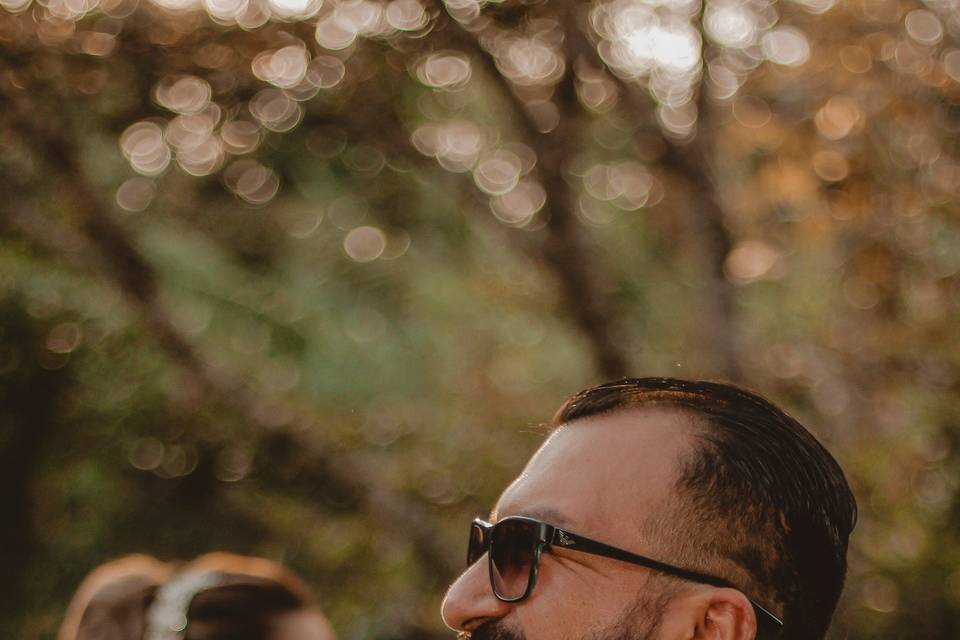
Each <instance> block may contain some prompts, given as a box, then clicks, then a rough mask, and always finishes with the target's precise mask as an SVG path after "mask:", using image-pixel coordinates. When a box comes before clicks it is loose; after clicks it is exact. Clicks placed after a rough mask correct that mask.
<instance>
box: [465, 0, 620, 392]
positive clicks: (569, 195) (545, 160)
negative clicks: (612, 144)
mask: <svg viewBox="0 0 960 640" xmlns="http://www.w3.org/2000/svg"><path fill="white" fill-rule="evenodd" d="M572 10H573V9H572V7H571V5H570V3H564V4H563V5H562V8H561V11H564V12H568V11H572ZM447 22H448V24H449V27H448V28H447V29H446V31H447V32H448V33H449V37H450V38H451V40H452V42H453V44H454V45H455V46H457V47H458V48H461V49H463V50H466V51H468V52H469V53H471V54H472V57H473V59H474V60H476V61H477V62H479V63H480V64H481V66H482V67H483V69H484V71H485V74H486V75H487V76H488V77H489V78H490V80H492V81H493V82H494V84H495V85H497V87H498V88H499V90H500V94H501V95H502V97H503V98H504V99H505V100H507V101H508V102H509V103H510V104H511V105H512V107H513V109H512V110H513V113H514V115H515V117H516V120H517V124H518V125H519V128H520V130H521V132H522V135H523V136H524V142H526V144H527V145H528V146H529V147H530V148H531V149H533V150H534V152H535V153H536V155H537V159H538V171H539V176H540V178H541V180H542V182H543V187H544V189H545V190H546V193H547V203H546V205H544V209H545V213H546V216H547V219H548V221H547V224H546V227H545V230H544V231H545V233H544V234H543V236H542V237H541V238H538V240H537V241H535V242H531V241H530V240H529V239H528V238H526V237H523V236H529V235H530V234H529V232H525V231H521V230H518V231H517V232H516V233H511V234H509V236H510V237H511V238H516V239H515V240H514V242H515V243H516V244H517V245H518V246H519V247H520V248H521V249H522V250H524V251H525V252H527V253H528V254H529V255H532V256H533V257H534V258H536V259H537V260H539V261H540V262H542V263H543V264H545V265H546V266H547V267H548V268H549V269H550V271H551V273H552V274H553V275H554V277H555V278H556V279H557V282H558V283H559V285H560V290H561V292H562V295H563V300H564V305H565V307H566V309H567V312H568V313H569V314H570V317H571V318H573V320H574V322H575V323H576V326H577V327H578V328H579V329H580V331H581V332H582V333H583V335H584V336H586V337H587V339H588V340H589V343H590V348H591V351H592V354H593V360H594V365H595V367H596V369H597V371H598V372H599V373H600V374H601V375H602V376H603V377H605V378H617V377H621V376H623V375H625V373H626V372H627V370H628V362H627V355H626V353H624V349H623V346H622V345H621V344H620V343H619V342H618V341H617V335H618V333H619V332H618V331H617V327H616V321H615V317H616V314H615V312H614V310H613V309H612V308H611V306H610V303H609V298H608V296H607V295H606V290H605V289H606V288H605V287H604V286H603V285H602V284H601V278H600V277H599V276H598V275H597V273H596V271H597V267H596V258H595V256H594V255H592V252H591V251H590V250H589V248H588V247H587V246H585V243H584V232H583V228H582V227H581V225H580V224H579V223H578V221H577V217H576V215H575V214H574V210H573V203H574V198H575V195H574V193H573V191H572V190H571V188H570V185H569V184H568V183H567V181H566V179H565V176H564V169H565V167H564V162H565V161H567V160H568V159H569V158H570V157H571V152H572V150H573V148H574V145H576V143H577V142H578V140H577V137H576V124H575V123H576V119H577V118H578V116H579V115H580V114H579V105H578V101H577V97H576V87H575V74H574V71H573V66H572V64H571V61H569V60H567V61H565V64H566V70H565V73H564V76H563V78H562V79H561V81H560V83H559V85H558V86H557V87H556V102H557V106H558V108H559V110H560V119H559V124H558V125H557V126H556V127H555V128H553V129H552V130H550V131H548V132H543V131H541V130H540V128H539V127H538V126H537V123H536V122H535V120H534V119H533V117H532V116H531V114H530V112H529V110H528V108H527V105H526V104H525V103H524V101H523V100H522V99H520V98H519V97H518V96H517V94H516V92H515V91H514V89H513V87H512V86H511V84H510V81H509V80H508V79H507V78H505V77H504V75H503V74H502V73H500V70H499V69H498V68H497V64H496V60H495V59H494V56H493V54H492V53H491V52H490V51H488V50H487V49H486V48H485V47H484V46H483V45H482V43H481V42H480V34H478V33H475V32H473V31H471V30H469V29H468V28H466V27H464V26H463V25H461V24H460V23H458V22H457V21H455V20H452V19H451V20H448V21H447Z"/></svg>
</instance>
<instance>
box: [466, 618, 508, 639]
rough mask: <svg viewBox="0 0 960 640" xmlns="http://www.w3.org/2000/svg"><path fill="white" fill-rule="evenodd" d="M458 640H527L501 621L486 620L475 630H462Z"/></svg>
mask: <svg viewBox="0 0 960 640" xmlns="http://www.w3.org/2000/svg"><path fill="white" fill-rule="evenodd" d="M457 640H525V639H524V637H523V636H522V635H520V634H519V633H514V632H513V631H510V630H509V629H507V628H506V627H504V626H503V625H502V624H500V623H499V622H485V623H483V624H482V625H480V626H479V627H477V628H476V629H474V630H473V631H461V632H460V633H458V634H457Z"/></svg>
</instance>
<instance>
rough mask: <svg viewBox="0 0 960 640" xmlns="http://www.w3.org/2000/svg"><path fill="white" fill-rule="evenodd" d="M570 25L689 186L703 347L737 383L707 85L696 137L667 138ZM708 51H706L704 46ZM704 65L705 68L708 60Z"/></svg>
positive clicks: (646, 101) (667, 165) (639, 95)
mask: <svg viewBox="0 0 960 640" xmlns="http://www.w3.org/2000/svg"><path fill="white" fill-rule="evenodd" d="M701 11H702V8H701ZM566 25H567V28H566V30H565V34H566V38H567V42H568V43H569V46H570V48H571V50H572V52H573V53H572V58H574V59H576V58H577V57H581V58H582V59H584V60H589V61H590V63H591V64H592V65H593V66H595V67H597V68H599V69H606V72H607V76H608V77H609V78H611V79H612V80H613V82H614V83H615V84H616V86H617V87H618V89H619V90H620V93H621V94H622V95H623V96H624V98H625V99H626V101H627V103H628V105H629V108H630V111H631V112H632V113H635V114H640V115H638V116H637V117H636V118H635V120H634V122H635V123H636V124H637V125H639V126H638V127H637V129H636V132H637V144H638V145H644V144H647V142H646V141H647V139H648V137H653V138H654V139H657V140H659V141H661V142H662V144H663V148H664V149H665V150H666V152H665V153H664V154H663V156H662V157H661V158H660V162H661V163H662V166H663V167H664V169H666V170H667V171H670V172H671V173H672V174H673V175H674V176H675V177H676V178H678V179H679V180H681V181H682V182H683V183H684V184H685V185H686V189H685V190H684V194H685V195H686V197H687V200H688V206H687V207H686V210H685V213H686V217H687V221H688V226H689V229H690V230H691V231H692V233H691V240H692V241H693V244H692V247H693V252H694V254H695V255H696V256H697V258H698V260H697V262H698V263H699V264H700V265H701V274H702V277H703V282H702V283H701V284H700V286H699V287H698V289H697V292H698V293H699V294H700V296H701V305H702V308H703V313H702V315H701V316H700V317H701V318H703V322H702V324H701V328H702V335H701V349H702V350H703V351H704V352H706V353H707V354H708V356H710V359H711V360H712V361H713V363H714V368H715V371H716V373H717V374H719V375H720V376H722V377H725V378H727V379H730V380H738V379H740V378H741V375H742V373H741V367H740V358H739V346H738V339H737V333H738V332H737V323H736V318H735V313H736V311H735V310H736V302H735V299H734V289H733V285H731V284H730V282H729V281H728V280H727V278H726V276H725V274H724V263H725V262H726V259H727V255H729V253H730V250H731V249H732V248H733V241H732V240H731V237H730V232H729V230H728V229H727V227H726V225H725V224H724V218H725V213H724V211H723V208H722V206H721V197H720V194H719V193H718V185H717V181H716V177H715V175H714V171H713V167H712V164H711V155H712V149H713V140H712V136H713V133H714V127H715V126H716V125H715V123H713V122H711V117H710V116H711V111H712V109H713V107H712V105H711V104H710V101H709V100H708V99H707V95H706V87H705V81H704V80H702V79H701V81H700V86H699V87H698V88H697V109H698V120H697V132H696V134H695V137H694V138H693V139H692V140H690V141H684V142H680V141H677V140H675V139H673V138H670V137H669V136H666V135H664V134H663V131H662V130H661V129H660V127H659V126H658V125H657V124H656V118H655V116H654V111H655V108H656V107H655V105H654V103H653V101H652V99H651V98H650V96H649V94H648V93H647V91H646V89H644V88H643V87H642V86H640V85H639V84H637V83H636V82H631V81H628V80H625V79H624V78H623V77H621V76H620V75H618V74H617V73H615V72H613V71H612V70H610V69H609V68H608V67H607V64H606V63H605V62H604V61H603V59H602V58H601V57H600V54H599V52H598V51H597V47H596V46H595V45H594V44H593V43H592V42H590V41H589V40H588V38H587V36H586V34H585V33H584V32H583V28H582V26H581V25H580V24H579V23H578V22H576V21H572V20H570V21H567V23H566ZM701 33H702V28H701ZM703 47H704V50H706V45H705V44H704V45H703ZM703 66H704V67H705V66H706V60H705V57H704V60H703Z"/></svg>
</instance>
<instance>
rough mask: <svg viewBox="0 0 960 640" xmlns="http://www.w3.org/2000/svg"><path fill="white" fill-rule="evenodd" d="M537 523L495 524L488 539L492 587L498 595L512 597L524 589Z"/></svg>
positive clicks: (509, 598) (529, 569)
mask: <svg viewBox="0 0 960 640" xmlns="http://www.w3.org/2000/svg"><path fill="white" fill-rule="evenodd" d="M537 532H538V526H537V524H536V523H535V522H527V521H524V520H504V521H502V522H500V523H499V524H497V526H496V528H494V530H493V538H492V539H491V540H490V562H491V566H492V567H493V572H492V577H493V589H494V592H495V593H496V594H497V595H498V596H499V597H501V598H505V599H507V600H514V599H516V598H519V597H521V596H522V595H523V594H524V593H526V591H527V584H528V583H529V582H530V573H531V566H532V565H533V558H534V555H535V553H536V549H537V543H538V542H539V540H538V536H537Z"/></svg>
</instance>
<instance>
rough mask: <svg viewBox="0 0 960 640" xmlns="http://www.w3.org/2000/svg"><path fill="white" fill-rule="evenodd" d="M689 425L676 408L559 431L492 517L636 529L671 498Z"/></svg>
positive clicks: (589, 422)
mask: <svg viewBox="0 0 960 640" xmlns="http://www.w3.org/2000/svg"><path fill="white" fill-rule="evenodd" d="M691 424H692V422H691V418H690V416H688V415H686V414H684V413H682V412H678V411H676V410H672V409H669V408H640V409H630V410H624V411H620V412H617V413H613V414H607V415H602V416H594V417H590V418H584V419H581V420H578V421H576V422H574V423H572V424H569V425H563V426H561V427H560V428H558V429H557V430H556V431H554V432H553V433H552V434H551V435H550V437H549V438H547V440H546V441H545V442H544V444H543V445H542V446H541V447H540V449H539V450H537V452H536V453H535V454H534V455H533V457H532V458H531V459H530V461H529V463H528V464H527V466H526V468H524V470H523V472H522V473H521V474H520V475H519V476H518V477H517V479H516V480H514V482H513V483H512V484H511V485H510V486H509V487H507V489H506V490H505V491H504V492H503V495H502V496H501V498H500V500H499V501H498V503H497V506H496V507H495V508H494V510H493V512H492V514H491V517H492V518H502V517H506V516H510V515H526V516H530V517H536V518H538V519H541V520H544V521H546V522H550V523H551V524H555V525H558V526H567V527H571V528H579V529H583V528H584V527H585V526H590V525H591V524H593V525H594V526H597V527H600V526H601V525H602V524H603V523H604V522H606V521H609V520H610V519H612V518H616V519H617V520H621V521H624V522H625V523H626V524H629V525H630V526H631V527H633V526H635V525H637V524H639V522H640V521H641V519H642V518H643V517H644V515H645V514H644V510H645V509H647V508H651V507H653V506H654V505H658V504H660V503H661V502H662V501H663V500H664V499H665V498H667V497H668V495H669V494H670V493H671V492H672V488H673V484H674V479H675V477H676V469H677V464H676V462H677V459H678V458H679V456H680V454H681V452H682V451H684V450H686V449H687V448H688V447H689V443H690V440H691V437H690V434H691V429H690V425H691Z"/></svg>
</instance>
